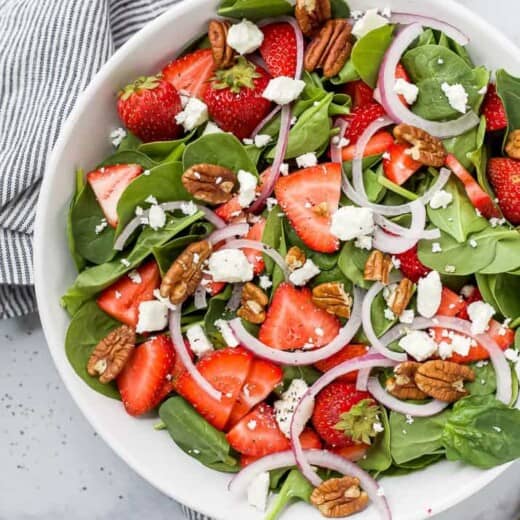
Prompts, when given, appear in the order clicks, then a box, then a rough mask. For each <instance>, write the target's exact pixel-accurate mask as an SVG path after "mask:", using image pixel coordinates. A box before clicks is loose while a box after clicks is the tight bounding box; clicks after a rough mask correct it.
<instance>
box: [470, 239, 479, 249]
mask: <svg viewBox="0 0 520 520" xmlns="http://www.w3.org/2000/svg"><path fill="white" fill-rule="evenodd" d="M469 245H470V246H471V247H472V248H473V249H475V248H476V247H477V246H478V242H477V241H476V240H475V239H474V238H472V239H471V240H470V241H469Z"/></svg>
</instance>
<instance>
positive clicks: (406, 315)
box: [399, 309, 415, 324]
mask: <svg viewBox="0 0 520 520" xmlns="http://www.w3.org/2000/svg"><path fill="white" fill-rule="evenodd" d="M414 318H415V313H414V311H413V309H407V310H405V311H403V312H402V313H401V314H400V316H399V321H400V322H401V323H406V324H410V323H412V322H413V320H414Z"/></svg>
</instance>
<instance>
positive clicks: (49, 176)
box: [33, 0, 520, 520]
mask: <svg viewBox="0 0 520 520" xmlns="http://www.w3.org/2000/svg"><path fill="white" fill-rule="evenodd" d="M378 2H380V0H374V3H378ZM206 3H207V0H189V1H188V0H186V1H184V2H180V3H177V4H175V5H173V6H171V7H170V8H168V9H167V10H166V11H165V12H164V13H162V14H161V15H159V16H158V17H157V18H155V19H154V20H152V21H150V22H148V23H147V24H146V25H145V26H144V27H143V28H141V29H140V30H139V31H138V32H136V33H135V34H134V35H132V36H131V37H130V38H129V39H128V40H127V41H126V42H125V44H124V45H122V46H121V47H120V48H119V49H117V50H116V51H115V53H114V54H113V55H112V56H111V57H110V58H109V59H108V60H107V61H106V62H105V63H104V64H103V65H102V67H101V68H100V69H99V71H98V72H97V73H96V74H95V75H94V77H93V78H92V80H91V81H90V83H89V84H88V86H87V88H86V89H85V90H84V91H83V92H81V93H80V94H79V95H78V97H77V99H76V102H75V104H74V107H73V109H72V110H71V112H70V113H69V115H68V116H67V118H66V120H65V122H64V123H63V125H62V128H61V130H60V133H59V136H58V139H57V140H56V143H55V145H54V147H53V149H52V151H51V153H50V155H49V157H48V159H47V163H46V167H45V172H44V176H43V178H42V184H41V188H40V194H39V197H38V203H37V207H36V218H35V227H34V242H33V261H34V284H35V293H36V301H37V306H38V313H39V316H40V320H41V324H42V329H43V332H44V335H45V339H46V343H47V347H48V349H49V351H50V353H51V357H52V359H53V362H54V365H55V367H56V370H57V371H58V373H59V375H60V378H61V380H62V382H63V383H64V385H65V387H66V389H67V391H68V393H69V394H70V395H71V397H72V398H73V400H74V402H75V403H76V405H77V406H78V407H79V409H80V410H81V412H82V414H83V415H84V417H85V418H86V419H87V421H88V422H89V423H90V425H91V426H92V427H93V429H94V430H95V431H96V432H97V433H98V434H99V435H100V436H101V438H102V439H103V440H104V441H105V442H106V443H107V444H108V446H109V447H110V449H111V450H113V451H114V452H115V453H116V454H117V455H118V456H119V457H120V458H121V459H122V460H123V461H124V462H125V463H126V464H127V465H128V466H130V467H131V468H132V470H133V471H135V472H136V473H137V474H138V475H139V476H141V477H142V478H144V479H145V480H146V481H147V482H149V483H150V484H151V485H152V486H154V487H155V488H156V489H158V490H159V491H161V492H162V493H163V494H165V495H166V496H169V497H171V498H173V499H174V500H176V501H178V502H179V503H180V504H181V505H184V506H186V507H188V508H191V509H193V510H195V511H197V512H199V513H202V514H204V515H207V516H209V517H211V518H222V519H223V517H215V516H214V515H215V513H214V512H212V511H211V509H210V507H209V505H208V504H206V503H205V501H200V502H198V501H197V500H196V498H195V497H196V495H195V494H189V495H183V496H180V494H177V493H175V492H174V491H172V490H171V489H166V486H164V485H163V484H162V482H161V481H160V480H157V479H155V477H154V475H153V471H152V470H150V471H149V470H147V469H146V468H143V467H142V466H141V465H140V463H138V462H137V460H135V459H134V457H133V454H132V453H131V452H128V451H127V450H125V449H124V448H123V446H122V445H121V444H120V443H119V442H118V439H117V435H116V434H115V432H112V431H111V430H110V429H109V428H106V427H105V423H103V421H102V420H101V419H98V418H97V417H96V414H95V413H93V412H92V411H91V408H90V407H89V406H88V405H87V403H85V402H84V400H83V399H82V397H81V392H77V391H76V390H75V389H73V387H72V384H71V379H70V375H69V374H68V373H67V372H66V368H64V367H63V366H62V363H61V361H60V360H59V359H58V355H57V349H58V348H64V347H63V345H62V344H61V341H54V338H55V337H56V336H57V334H55V332H54V331H53V326H52V323H53V320H52V313H51V311H50V310H49V309H48V308H47V307H46V306H45V300H46V297H45V294H44V292H43V288H42V286H43V279H44V277H45V276H46V273H45V262H44V261H43V254H42V253H43V251H44V243H45V228H44V225H43V217H42V216H43V215H44V214H45V212H46V208H47V206H48V205H49V204H50V202H51V200H52V198H51V195H52V185H53V181H54V177H56V176H57V175H58V170H57V164H58V162H59V160H60V157H61V156H62V154H63V153H64V150H65V146H66V143H67V141H68V139H69V136H70V134H71V133H72V131H73V128H74V126H75V123H76V120H77V118H78V116H79V115H80V114H81V113H82V111H83V110H84V109H85V107H86V106H87V104H88V103H89V102H90V100H91V97H92V93H93V92H95V91H96V89H97V88H98V86H99V85H101V84H103V82H104V81H105V79H106V77H107V76H108V75H109V73H110V72H111V70H112V69H113V68H114V67H116V66H117V64H118V63H119V62H120V61H122V60H124V59H126V56H127V55H130V54H131V51H132V50H133V49H134V48H137V47H139V45H140V44H141V42H142V40H144V39H145V38H146V37H147V36H149V35H151V34H153V33H154V32H155V31H156V30H157V29H158V28H159V27H161V26H162V25H163V24H169V23H171V22H172V21H173V20H174V19H175V17H176V16H177V15H179V14H183V13H187V12H189V11H191V10H194V9H197V8H198V7H203V6H205V5H206ZM436 3H437V4H438V5H439V8H440V9H442V10H446V11H447V12H449V13H450V14H453V15H454V16H455V15H456V16H461V17H462V16H463V17H466V18H467V20H468V23H469V24H471V25H473V26H475V27H476V28H478V29H480V30H481V31H487V32H488V33H490V34H491V36H492V38H493V39H494V40H496V41H498V42H499V43H500V44H501V45H502V46H505V47H509V48H512V49H514V50H515V51H516V52H517V53H518V54H520V48H519V47H518V46H517V45H516V44H515V43H514V42H513V41H512V40H511V39H510V38H509V37H508V36H506V35H505V34H504V33H503V32H502V31H501V30H500V29H498V28H496V27H495V26H494V25H492V24H490V23H489V22H487V21H486V20H485V19H484V18H483V17H482V15H480V14H478V13H476V12H474V11H471V10H470V8H469V7H466V6H464V5H462V4H459V3H457V2H456V1H455V0H436ZM417 10H418V9H417V8H416V7H412V6H410V9H409V10H408V11H409V12H416V11H417ZM58 343H59V344H60V346H59V347H58V346H57V344H58ZM512 464H514V461H513V462H509V463H507V464H503V465H501V466H497V467H495V468H492V469H489V470H487V471H482V472H481V473H480V474H479V475H478V476H477V477H475V478H473V479H471V481H470V482H462V483H461V487H460V488H458V490H457V493H456V494H451V495H448V496H447V497H446V498H444V499H441V500H438V501H437V502H436V504H435V514H439V513H441V512H442V511H445V510H446V509H448V508H450V507H452V506H455V505H456V504H458V503H460V502H462V501H464V500H466V499H467V498H468V497H470V496H471V495H473V494H474V493H476V492H478V491H479V490H480V489H482V488H483V487H484V486H486V485H487V484H489V483H490V482H492V481H493V480H495V479H496V478H497V477H498V476H499V475H501V474H502V473H503V472H504V471H506V469H507V468H509V466H511V465H512ZM426 516H428V515H423V514H421V513H419V512H417V514H416V515H415V516H413V517H411V518H413V519H414V520H420V519H423V518H426Z"/></svg>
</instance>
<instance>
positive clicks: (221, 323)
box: [215, 319, 239, 348]
mask: <svg viewBox="0 0 520 520" xmlns="http://www.w3.org/2000/svg"><path fill="white" fill-rule="evenodd" d="M215 327H217V329H218V330H219V332H220V334H221V335H222V339H223V340H224V343H225V344H226V345H227V346H228V347H231V348H234V347H238V345H239V342H238V340H237V338H236V337H235V335H234V334H233V331H232V330H231V327H230V326H229V323H228V322H227V321H226V320H222V319H220V320H216V321H215Z"/></svg>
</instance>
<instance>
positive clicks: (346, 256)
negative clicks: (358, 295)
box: [338, 241, 372, 289]
mask: <svg viewBox="0 0 520 520" xmlns="http://www.w3.org/2000/svg"><path fill="white" fill-rule="evenodd" d="M359 251H361V250H359V249H358V248H356V247H355V246H354V242H353V241H350V242H345V244H344V245H343V248H342V249H341V253H340V255H339V258H338V267H339V268H340V270H341V272H342V273H343V274H344V275H345V276H346V277H347V278H348V279H349V280H350V281H351V282H352V283H353V284H354V285H357V286H358V287H361V288H363V289H368V288H369V287H370V286H371V285H372V284H371V282H367V281H366V280H365V278H364V275H363V270H362V269H360V268H359V267H357V266H356V265H355V263H354V262H353V261H352V257H353V255H354V254H355V253H356V252H359Z"/></svg>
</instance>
